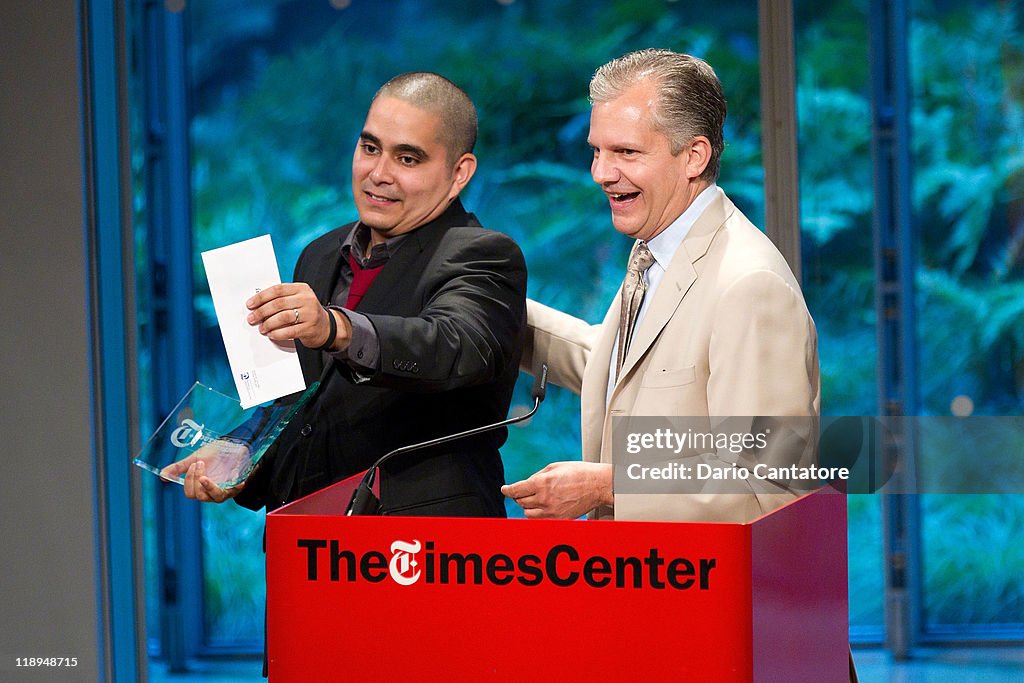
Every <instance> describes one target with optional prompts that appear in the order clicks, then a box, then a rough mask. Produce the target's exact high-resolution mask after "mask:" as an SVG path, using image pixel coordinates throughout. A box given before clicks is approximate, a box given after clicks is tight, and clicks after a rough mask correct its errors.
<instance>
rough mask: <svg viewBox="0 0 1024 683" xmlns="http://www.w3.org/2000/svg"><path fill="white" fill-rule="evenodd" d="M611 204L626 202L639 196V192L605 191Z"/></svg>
mask: <svg viewBox="0 0 1024 683" xmlns="http://www.w3.org/2000/svg"><path fill="white" fill-rule="evenodd" d="M606 194H607V195H608V199H610V200H611V202H612V204H628V203H629V202H631V201H633V200H634V199H636V198H637V197H639V196H640V193H639V192H607V193H606Z"/></svg>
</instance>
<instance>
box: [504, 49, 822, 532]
mask: <svg viewBox="0 0 1024 683" xmlns="http://www.w3.org/2000/svg"><path fill="white" fill-rule="evenodd" d="M590 100H591V103H592V106H593V108H592V110H591V118H590V136H589V143H590V145H591V147H592V148H593V151H594V157H593V162H592V166H591V173H592V175H593V178H594V182H596V183H597V184H598V185H600V186H601V189H602V190H603V191H604V192H605V194H606V195H607V197H608V203H609V206H610V208H611V214H612V223H613V224H614V226H615V229H616V230H618V231H619V232H621V233H623V234H624V235H627V236H629V237H631V238H633V239H634V240H635V243H634V246H633V251H632V254H631V261H634V262H640V263H642V265H641V266H640V269H639V270H640V271H643V272H642V273H641V274H639V275H633V278H634V281H635V280H636V279H637V277H639V278H640V279H641V280H642V282H641V283H640V284H639V290H640V294H639V296H638V297H636V298H632V295H631V294H629V293H628V292H627V293H623V292H622V291H621V290H620V293H619V295H617V296H616V299H615V300H614V301H613V302H612V305H611V307H610V308H609V310H608V314H607V315H606V316H605V319H604V322H602V323H601V324H600V325H594V326H592V325H589V324H587V323H586V322H584V321H582V320H579V319H577V318H574V317H572V316H569V315H567V314H565V313H561V312H559V311H556V310H553V309H551V308H548V307H547V306H544V305H542V304H540V303H537V302H534V301H530V302H528V306H527V323H528V326H529V328H530V339H529V340H528V342H527V349H526V352H525V353H524V356H523V361H522V367H523V368H525V369H532V368H536V367H539V366H540V364H541V363H547V364H548V365H549V376H550V379H551V381H553V382H555V383H556V384H559V385H562V386H565V387H567V388H569V389H571V390H572V391H574V392H576V393H579V394H580V396H581V412H582V438H583V444H582V447H583V461H582V462H579V461H572V462H556V463H553V464H551V465H548V466H547V467H546V468H544V469H543V470H541V471H540V472H538V473H536V474H534V475H533V476H531V477H529V478H528V479H525V480H523V481H519V482H516V483H514V484H510V485H507V486H505V487H503V488H502V492H503V493H504V494H505V495H506V496H508V497H509V498H512V499H513V500H515V501H516V502H517V503H518V504H519V505H521V506H522V507H523V508H524V510H525V514H526V516H527V517H555V518H569V519H571V518H576V517H579V516H581V515H584V514H588V513H589V514H590V515H591V516H593V517H596V518H604V519H608V518H614V519H630V520H638V519H656V520H690V521H723V522H742V521H749V520H751V519H753V518H755V517H758V516H760V515H761V514H764V513H765V512H768V511H770V510H772V509H774V508H776V507H778V506H779V505H781V504H783V503H785V502H788V501H790V500H793V499H794V498H795V497H796V496H797V495H798V494H799V493H801V491H797V490H794V489H793V488H792V487H789V486H787V485H785V484H784V483H772V482H765V483H763V485H762V486H760V487H753V486H752V487H750V488H749V489H744V488H743V486H742V484H741V485H740V486H739V487H737V486H736V485H735V483H734V484H733V485H732V486H721V485H718V486H714V487H711V486H706V487H704V488H702V489H701V490H700V491H698V492H695V493H675V494H671V493H670V494H666V493H645V492H637V493H622V492H615V491H614V486H613V466H614V464H616V463H618V464H621V463H622V457H623V454H622V453H617V452H613V448H612V426H613V423H614V422H615V419H614V418H616V417H617V416H664V417H673V416H692V417H696V418H708V423H714V421H715V418H718V417H725V416H747V417H748V418H758V417H762V418H764V417H788V418H795V419H798V420H799V419H802V425H803V427H800V428H799V429H804V428H805V431H804V433H802V435H801V438H802V439H803V441H804V444H805V445H806V444H811V443H813V442H814V441H815V440H816V434H815V433H814V428H813V426H812V425H813V420H812V419H810V418H812V417H814V416H816V415H817V414H818V409H819V380H818V360H817V337H816V333H815V329H814V323H813V321H812V320H811V317H810V315H809V314H808V312H807V308H806V306H805V304H804V300H803V296H802V294H801V292H800V287H799V285H798V283H797V281H796V279H795V278H794V276H793V273H792V272H791V270H790V268H789V266H788V265H787V264H786V262H785V260H784V259H783V257H782V256H781V254H780V253H779V252H778V250H777V249H776V248H775V247H774V245H772V243H771V242H770V241H769V240H768V238H767V237H765V236H764V234H763V233H761V232H760V231H759V230H758V229H757V228H756V227H755V226H754V225H753V224H751V223H750V221H748V220H747V219H746V217H744V216H743V214H742V213H740V211H739V210H738V209H737V208H736V206H735V205H734V204H733V203H732V202H731V201H730V200H729V198H728V197H727V196H726V195H725V193H724V192H723V191H722V190H721V189H719V187H718V186H717V185H716V184H715V180H716V178H717V177H718V167H719V159H720V157H721V154H722V150H723V147H724V142H723V136H722V129H723V124H724V122H725V113H726V105H725V98H724V97H723V95H722V90H721V84H720V83H719V81H718V78H717V76H716V75H715V73H714V71H713V70H712V69H711V67H710V66H708V65H707V64H706V63H705V62H703V61H701V60H700V59H697V58H694V57H691V56H689V55H684V54H678V53H674V52H670V51H668V50H642V51H640V52H634V53H631V54H627V55H625V56H623V57H621V58H619V59H616V60H614V61H612V62H610V63H609V64H606V65H605V66H603V67H601V68H600V69H599V70H598V71H597V73H596V74H595V75H594V78H593V80H592V81H591V84H590ZM629 281H630V275H627V279H626V284H628V283H629ZM626 284H624V288H626ZM624 296H626V297H627V298H628V301H627V308H633V309H636V308H638V311H639V312H638V314H637V315H636V316H635V321H636V322H635V324H630V322H631V319H630V320H629V321H626V320H623V317H624V316H623V313H622V310H623V308H622V301H623V297H624ZM620 330H625V344H622V343H621V342H622V341H623V340H622V338H623V336H624V335H623V333H622V332H620ZM808 452H811V457H812V458H813V447H811V448H805V449H803V450H802V451H801V449H800V448H796V449H793V448H788V449H787V448H781V449H774V450H773V449H767V450H766V451H764V452H762V453H759V454H757V456H756V457H759V458H761V460H760V461H762V462H763V461H765V459H766V460H767V461H769V462H770V463H771V464H780V465H786V464H795V465H799V464H804V465H806V464H813V463H808V462H807V458H808V456H807V453H808ZM726 456H728V454H725V455H724V456H723V455H722V454H721V453H717V454H716V453H710V454H708V453H705V454H703V455H702V456H701V457H703V458H705V459H707V458H710V459H712V460H714V459H716V458H719V457H726ZM738 464H739V465H740V466H741V467H750V466H752V465H753V464H754V463H751V462H749V461H747V462H744V461H743V460H742V459H740V460H739V463H738Z"/></svg>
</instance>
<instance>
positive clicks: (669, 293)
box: [619, 189, 726, 382]
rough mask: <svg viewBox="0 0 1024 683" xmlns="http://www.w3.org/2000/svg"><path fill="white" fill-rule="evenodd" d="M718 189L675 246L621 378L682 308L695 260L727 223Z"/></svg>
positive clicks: (628, 355) (723, 199)
mask: <svg viewBox="0 0 1024 683" xmlns="http://www.w3.org/2000/svg"><path fill="white" fill-rule="evenodd" d="M717 192H718V196H717V197H715V199H714V200H713V201H712V202H711V204H710V205H709V206H708V208H707V209H705V210H704V213H702V214H701V215H700V217H699V218H698V219H697V221H696V222H695V223H694V224H693V227H692V228H691V229H690V232H689V234H688V235H687V236H686V238H685V239H684V240H683V243H682V244H681V245H680V248H679V249H678V250H676V254H675V256H673V257H672V263H670V264H669V267H668V270H667V271H666V272H665V277H664V278H662V280H661V284H660V285H658V291H657V292H655V294H654V299H653V300H652V301H651V305H650V307H649V308H648V309H647V312H646V313H645V314H644V319H643V320H641V321H640V324H639V326H637V328H636V330H635V331H634V332H633V340H632V341H631V342H630V344H629V350H628V351H627V352H626V358H625V359H624V360H623V363H622V371H621V372H620V373H619V381H620V382H621V381H622V380H624V379H625V378H626V376H627V375H628V374H629V373H630V371H631V370H632V369H633V368H634V367H635V366H636V364H637V362H638V361H639V360H640V359H641V358H642V357H643V356H644V354H645V353H647V351H648V349H650V348H651V345H652V344H654V340H655V339H657V338H658V335H659V334H661V331H662V330H663V329H664V328H665V325H667V324H668V321H669V320H671V319H672V316H673V315H674V314H675V312H676V309H677V308H679V304H680V302H681V301H682V300H683V297H684V296H686V293H687V292H688V291H690V287H692V286H693V283H694V282H696V280H697V269H696V267H695V265H694V264H696V263H697V261H699V260H700V259H701V258H702V257H703V256H704V254H706V253H707V252H708V249H709V248H710V247H711V242H712V241H713V240H714V238H715V235H716V234H718V230H719V228H721V227H722V225H723V224H724V223H725V217H726V205H725V195H724V193H723V192H722V190H721V189H717Z"/></svg>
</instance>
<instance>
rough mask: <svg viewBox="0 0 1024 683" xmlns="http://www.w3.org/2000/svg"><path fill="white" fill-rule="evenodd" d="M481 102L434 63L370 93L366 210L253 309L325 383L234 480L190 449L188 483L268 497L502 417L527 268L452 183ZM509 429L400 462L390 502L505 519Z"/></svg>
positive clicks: (387, 486)
mask: <svg viewBox="0 0 1024 683" xmlns="http://www.w3.org/2000/svg"><path fill="white" fill-rule="evenodd" d="M475 140H476V113H475V110H474V108H473V104H472V102H470V100H469V98H468V97H467V96H466V94H465V93H464V92H462V90H460V89H459V88H458V87H456V86H455V85H454V84H452V83H451V82H450V81H448V80H447V79H445V78H443V77H441V76H438V75H437V74H431V73H410V74H403V75H401V76H398V77H396V78H394V79H392V80H391V81H389V82H388V83H386V84H385V85H384V86H382V87H381V89H380V90H379V91H378V92H377V94H376V95H375V96H374V99H373V102H372V103H371V106H370V111H369V113H368V115H367V118H366V123H365V125H364V128H363V131H362V133H361V134H360V138H359V143H358V145H357V147H356V150H355V153H354V155H353V159H352V192H353V195H354V197H355V204H356V208H357V209H358V212H359V221H358V222H356V223H352V224H349V225H346V226H344V227H341V228H338V229H336V230H332V231H331V232H329V233H327V234H326V235H323V236H321V237H320V238H318V239H316V240H314V241H313V242H312V243H311V244H310V245H309V246H307V247H306V249H305V250H304V251H303V252H302V255H301V256H300V257H299V261H298V264H297V265H296V267H295V282H292V283H285V284H281V285H275V286H274V287H270V288H267V289H265V290H263V291H262V292H260V293H259V294H257V295H256V296H254V297H253V298H252V299H251V300H250V301H249V302H247V306H248V308H249V309H250V315H249V323H250V324H252V325H257V326H259V330H260V332H261V333H262V334H264V335H266V336H267V337H269V338H270V339H272V340H274V341H284V340H290V339H294V340H295V341H296V342H298V343H297V344H296V346H297V348H298V353H299V359H300V361H301V365H302V370H303V374H304V375H305V378H306V381H307V382H313V381H315V380H317V379H319V380H320V381H321V386H320V387H319V389H318V391H317V393H316V394H315V396H314V397H313V398H311V399H310V401H309V402H308V403H307V404H306V405H305V406H304V407H303V408H302V409H301V410H300V412H299V413H298V414H297V415H296V416H295V418H294V419H293V420H292V422H291V423H290V424H289V425H288V427H287V428H286V429H285V431H284V432H283V433H282V434H281V436H280V437H279V438H278V440H277V442H276V443H275V444H274V446H273V447H272V448H271V449H270V450H269V451H268V452H267V454H266V455H265V456H264V458H263V459H262V460H261V462H260V464H259V466H258V467H257V469H256V470H255V471H254V473H253V474H252V475H250V477H249V478H248V479H247V480H246V481H245V482H244V483H243V484H242V485H239V486H237V487H234V488H231V489H221V488H219V487H218V486H216V484H214V483H213V481H212V480H210V479H209V478H208V477H206V476H205V474H204V472H205V463H204V462H203V461H202V458H198V459H195V458H194V459H192V461H183V463H182V467H183V468H187V474H186V478H185V494H186V495H187V496H188V497H190V498H195V499H197V500H203V501H213V502H222V501H224V500H227V499H230V498H234V499H235V501H236V502H237V503H239V504H241V505H244V506H246V507H249V508H253V509H259V508H260V507H264V506H265V507H266V508H267V509H268V510H272V509H274V508H276V507H278V506H280V505H282V504H284V503H287V502H289V501H292V500H295V499H297V498H299V497H302V496H304V495H307V494H309V493H312V492H313V491H316V490H318V489H321V488H323V487H325V486H327V485H329V484H331V483H333V482H336V481H339V480H341V479H343V478H345V477H349V476H351V475H353V474H355V473H357V472H360V471H362V470H364V469H366V468H367V467H369V466H370V465H371V464H372V463H373V461H374V460H376V459H377V458H378V457H379V456H381V455H383V454H384V453H386V452H387V451H390V450H392V449H394V448H397V447H400V446H404V445H408V444H411V443H416V442H420V441H425V440H428V439H431V438H433V437H437V436H442V435H445V434H451V433H455V432H459V431H463V430H466V429H470V428H472V427H477V426H480V425H484V424H489V423H492V422H498V421H500V420H502V419H504V418H505V416H506V414H507V412H508V407H509V403H510V401H511V396H512V389H513V385H514V384H515V381H516V377H517V375H518V366H519V356H520V353H521V349H522V342H523V338H524V337H523V335H524V332H525V297H526V266H525V263H524V260H523V256H522V253H521V252H520V250H519V248H518V247H517V246H516V244H515V243H514V242H513V241H512V240H511V239H510V238H509V237H507V236H505V235H503V234H501V233H497V232H492V231H489V230H485V229H483V228H482V227H481V226H480V224H479V222H477V220H476V218H475V217H474V216H473V215H472V214H470V213H467V212H466V211H465V209H464V208H463V207H462V204H461V202H460V201H459V199H458V195H459V193H460V192H461V190H462V188H464V187H465V186H466V184H467V183H468V182H469V180H470V178H471V177H472V176H473V173H474V171H475V170H476V158H475V157H474V156H473V154H472V149H473V145H474V143H475ZM505 437H506V433H505V431H504V430H500V431H493V432H489V433H485V434H481V435H479V436H477V437H474V438H472V439H465V440H462V441H456V442H454V443H452V444H447V445H443V446H438V447H434V448H431V449H428V450H423V451H420V452H415V453H410V454H409V455H408V456H406V457H404V458H402V457H400V458H398V459H395V460H392V461H391V462H389V463H388V464H386V465H385V466H384V467H382V471H381V475H380V487H381V491H380V493H381V504H382V512H383V513H384V514H403V515H454V516H504V514H505V508H504V504H503V497H502V495H501V493H500V487H501V485H502V484H503V483H504V471H503V468H502V464H501V459H500V456H499V453H498V447H499V446H500V445H501V444H502V443H503V442H504V440H505Z"/></svg>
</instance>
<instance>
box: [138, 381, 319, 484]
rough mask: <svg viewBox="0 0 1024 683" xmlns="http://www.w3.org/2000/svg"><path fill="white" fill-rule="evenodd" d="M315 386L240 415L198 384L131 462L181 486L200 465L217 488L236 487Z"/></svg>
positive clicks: (236, 406) (227, 400)
mask: <svg viewBox="0 0 1024 683" xmlns="http://www.w3.org/2000/svg"><path fill="white" fill-rule="evenodd" d="M319 386H320V383H319V382H314V383H313V384H311V385H310V386H309V388H307V389H306V390H305V391H304V392H302V393H301V394H293V395H292V396H291V397H285V398H283V399H280V400H277V401H271V402H269V403H264V404H262V405H258V406H253V407H252V408H248V409H243V408H242V406H241V404H240V403H239V402H238V399H235V398H232V397H230V396H227V395H225V394H222V393H220V392H219V391H217V390H216V389H211V388H210V387H208V386H205V385H203V384H201V383H199V382H196V383H195V384H193V385H192V388H191V389H189V390H188V393H186V394H185V396H184V397H183V398H182V399H181V401H179V402H178V405H177V406H175V407H174V410H172V411H171V414H170V415H168V416H167V418H166V419H165V420H164V421H163V424H161V425H160V428H159V429H157V430H156V432H155V433H154V434H153V436H151V437H149V441H147V442H146V446H145V447H144V448H143V449H142V452H140V453H139V455H138V457H136V458H135V460H134V461H133V462H134V463H135V464H136V465H138V466H139V467H141V468H143V469H144V470H148V471H150V472H152V473H153V474H155V475H157V476H158V477H160V478H161V479H164V480H165V481H170V482H176V483H178V484H184V483H185V473H186V471H187V470H188V467H189V465H190V464H191V463H192V462H195V461H196V460H202V461H203V462H204V463H205V465H206V476H207V477H209V478H210V479H211V480H212V481H213V482H214V483H216V484H217V486H220V487H221V488H230V487H232V486H237V485H238V484H240V483H242V482H243V481H245V479H246V477H248V476H249V474H250V473H251V472H252V471H253V469H254V468H255V467H256V464H257V463H259V461H260V458H262V457H263V454H264V453H266V452H267V449H268V448H270V445H271V444H272V443H274V440H275V439H277V437H278V435H280V434H281V431H282V430H283V429H284V428H285V427H286V426H287V425H288V423H289V422H290V421H291V419H292V418H293V417H294V416H295V414H296V413H297V412H298V410H299V408H301V407H302V406H303V405H304V404H305V403H306V401H308V400H309V398H310V397H311V396H312V395H313V394H314V393H315V392H316V390H317V387H319ZM289 399H292V400H289Z"/></svg>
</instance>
